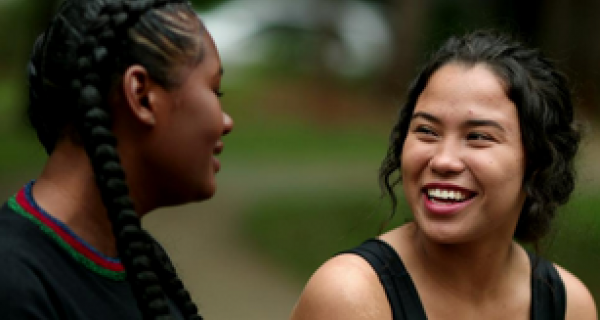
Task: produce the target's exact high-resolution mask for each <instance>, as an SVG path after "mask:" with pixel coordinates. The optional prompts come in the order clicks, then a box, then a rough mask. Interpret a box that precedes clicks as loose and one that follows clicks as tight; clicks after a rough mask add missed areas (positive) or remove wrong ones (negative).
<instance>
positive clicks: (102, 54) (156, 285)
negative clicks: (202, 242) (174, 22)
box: [71, 0, 202, 320]
mask: <svg viewBox="0 0 600 320" xmlns="http://www.w3.org/2000/svg"><path fill="white" fill-rule="evenodd" d="M175 2H182V1H167V0H154V1H125V2H122V3H120V2H116V1H111V2H105V3H103V5H102V6H101V7H100V9H99V11H98V15H97V17H95V18H94V19H93V20H92V21H91V23H90V24H89V26H88V28H87V29H86V31H85V32H84V33H83V37H82V39H83V42H82V43H81V45H80V46H79V48H78V50H77V51H78V54H77V56H78V57H79V58H78V61H77V69H78V77H77V78H76V79H75V80H73V81H72V83H71V88H72V90H74V91H75V92H77V93H78V94H77V95H78V96H79V99H78V101H77V103H76V105H77V107H78V114H79V115H80V117H81V118H80V119H82V121H78V122H76V123H79V124H80V125H79V126H78V132H79V133H80V135H81V138H82V140H83V145H84V148H85V150H86V152H87V154H88V156H89V158H90V160H91V164H92V167H93V170H94V173H95V175H96V181H97V185H98V189H99V191H100V194H101V197H102V201H103V203H104V204H105V206H106V209H107V212H108V215H109V219H110V221H111V223H112V227H113V232H114V234H115V238H116V244H117V251H118V253H119V257H120V258H121V260H122V262H123V265H124V267H125V269H126V271H127V279H128V281H129V282H130V284H131V287H132V291H133V293H134V296H135V297H136V299H137V301H138V306H139V308H140V311H141V313H142V315H143V318H144V319H155V320H159V319H160V320H167V319H173V317H172V315H171V311H170V308H169V305H168V301H167V296H170V297H171V298H172V299H173V301H174V302H175V304H176V305H177V306H178V307H179V309H180V310H181V312H182V313H183V314H184V317H185V319H190V320H192V319H194V320H198V319H202V317H200V316H199V315H198V313H197V307H196V305H195V304H194V303H193V302H192V300H191V298H190V296H189V294H188V293H187V291H186V290H185V288H184V287H183V284H182V282H181V281H180V280H179V278H178V277H177V274H176V272H175V270H174V268H172V265H171V264H170V262H169V261H168V258H167V259H166V261H167V262H168V263H167V262H165V257H166V254H164V253H162V254H161V256H160V257H159V256H157V252H156V250H155V249H154V248H153V246H154V243H155V242H154V241H153V239H152V238H151V237H150V236H149V235H148V234H147V233H146V232H145V231H144V230H143V229H142V227H141V224H140V220H139V217H138V215H137V213H136V211H135V209H134V205H133V202H132V200H131V199H130V197H129V190H128V187H127V183H126V180H125V172H124V170H123V168H122V166H121V161H120V158H119V155H118V153H117V149H116V145H117V140H116V138H115V136H114V135H113V133H112V132H111V130H110V128H111V126H112V120H111V116H110V114H109V113H108V111H107V110H106V109H105V108H106V107H105V105H106V102H105V100H104V98H103V95H102V93H107V92H108V91H109V89H110V85H109V84H108V83H110V81H109V80H110V79H109V77H110V74H109V73H108V72H106V71H105V70H110V64H111V63H115V62H117V60H118V57H117V56H116V55H115V54H113V55H111V52H116V51H117V50H118V48H119V47H121V46H124V45H125V44H126V43H125V42H126V40H121V38H120V37H119V36H117V35H120V34H123V33H125V32H126V31H127V30H128V28H129V27H131V26H132V25H133V24H135V23H136V21H137V20H138V19H139V17H140V16H142V15H143V14H144V13H146V12H147V11H149V10H151V9H154V8H160V7H162V6H165V5H167V4H168V3H175ZM163 256H165V257H163ZM157 263H160V265H157ZM167 271H169V272H167ZM160 275H168V278H166V279H163V280H162V281H161V279H160V277H159V276H160ZM161 282H162V283H161ZM163 285H164V287H165V289H166V290H163Z"/></svg>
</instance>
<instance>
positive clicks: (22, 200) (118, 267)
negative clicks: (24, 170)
mask: <svg viewBox="0 0 600 320" xmlns="http://www.w3.org/2000/svg"><path fill="white" fill-rule="evenodd" d="M0 258H1V259H2V261H1V262H0V318H1V319H10V320H13V319H18V320H33V319H35V320H50V319H52V320H83V319H85V320H107V319H111V320H121V319H122V320H141V319H142V315H141V312H140V311H139V309H138V306H137V302H136V299H135V297H134V296H133V293H132V292H131V288H130V286H129V283H128V282H127V280H126V279H125V271H124V268H123V265H122V264H121V262H120V261H119V260H118V259H114V258H110V257H106V256H103V255H102V254H101V253H100V252H98V251H97V250H95V249H94V248H93V247H91V246H90V245H88V244H87V243H85V241H83V240H82V239H81V238H79V237H77V235H75V234H74V233H73V232H72V231H71V230H69V229H68V228H67V226H66V225H64V224H62V223H61V222H60V221H58V220H56V219H54V218H53V217H52V216H50V215H49V214H48V213H46V212H44V211H43V209H41V208H40V207H39V206H38V205H37V204H36V203H35V201H33V198H32V197H31V184H28V185H27V186H26V187H25V188H23V189H22V190H21V191H19V193H17V194H16V195H15V196H13V197H12V198H11V199H10V200H9V201H8V202H7V203H5V204H4V206H3V207H2V208H1V209H0ZM171 307H172V309H173V305H172V304H171ZM172 311H174V310H172ZM174 314H177V316H178V317H177V319H183V318H182V317H181V315H180V314H179V313H178V312H176V311H175V312H174Z"/></svg>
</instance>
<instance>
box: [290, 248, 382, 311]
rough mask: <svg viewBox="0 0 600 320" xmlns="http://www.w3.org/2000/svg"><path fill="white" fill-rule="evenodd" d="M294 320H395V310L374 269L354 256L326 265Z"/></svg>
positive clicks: (312, 281) (305, 293) (306, 291)
mask: <svg viewBox="0 0 600 320" xmlns="http://www.w3.org/2000/svg"><path fill="white" fill-rule="evenodd" d="M291 319H292V320H305V319H310V320H319V319H323V320H325V319H327V320H336V319H344V320H371V319H373V320H375V319H377V320H385V319H390V320H391V309H390V307H389V304H388V302H387V298H386V295H385V291H384V289H383V287H382V286H381V284H380V282H379V278H378V277H377V274H376V273H375V271H374V270H373V269H372V268H371V266H370V265H369V264H368V263H367V262H366V261H365V260H364V259H362V258H361V257H359V256H357V255H354V254H342V255H339V256H336V257H333V258H331V259H330V260H329V261H327V262H325V263H324V264H323V265H322V266H321V267H320V268H319V269H318V270H317V271H316V272H315V273H314V274H313V275H312V277H311V278H310V280H309V281H308V283H307V284H306V287H305V288H304V291H303V292H302V295H301V296H300V299H299V300H298V303H297V304H296V307H295V308H294V310H293V312H292V317H291Z"/></svg>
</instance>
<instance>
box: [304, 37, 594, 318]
mask: <svg viewBox="0 0 600 320" xmlns="http://www.w3.org/2000/svg"><path fill="white" fill-rule="evenodd" d="M578 142H579V134H578V132H577V130H576V129H575V126H574V124H573V106H572V101H571V96H570V93H569V88H568V86H567V82H566V80H565V78H564V77H563V76H562V75H561V74H560V73H559V72H558V71H557V70H556V69H555V67H554V66H553V65H552V64H551V63H550V62H548V60H546V59H545V58H544V57H543V56H541V54H540V53H539V52H538V51H536V50H532V49H528V48H526V47H525V46H523V45H522V44H520V43H518V42H516V41H514V40H512V39H510V38H509V37H507V36H505V35H501V34H497V33H494V32H489V31H476V32H473V33H470V34H467V35H465V36H462V37H452V38H450V39H449V40H447V42H446V43H445V44H444V45H442V47H441V48H440V49H439V50H438V51H437V52H436V53H435V54H434V55H433V56H432V57H431V59H430V61H429V63H428V64H426V65H425V67H424V68H423V69H422V71H421V72H420V73H419V74H418V76H417V77H416V79H415V80H414V82H413V83H412V85H411V86H410V89H409V92H408V97H407V101H406V103H405V105H404V108H403V109H402V110H401V112H400V116H399V119H398V122H397V123H396V125H395V126H394V128H393V130H392V135H391V142H390V147H389V150H388V155H387V157H386V159H385V160H384V162H383V165H382V168H381V170H380V181H381V185H382V187H383V189H384V191H386V192H388V193H389V195H390V196H391V199H392V202H393V205H394V210H395V207H396V196H395V194H394V186H396V185H397V184H399V183H400V182H402V187H403V191H404V195H405V199H406V201H407V203H408V205H409V208H410V211H411V213H412V215H413V217H414V220H413V221H412V222H410V223H407V224H405V225H402V226H400V227H398V228H396V229H393V230H391V231H389V232H388V233H385V234H383V235H381V236H379V237H378V238H376V239H370V240H368V241H366V242H365V243H363V244H362V245H360V246H359V247H357V248H354V249H352V250H349V251H348V252H345V253H343V254H340V255H337V256H335V257H334V258H332V259H330V260H329V261H327V262H326V263H325V264H324V265H323V266H321V268H319V270H317V271H316V272H315V274H314V275H313V276H312V277H311V279H310V281H309V283H308V284H307V285H306V288H305V290H304V292H303V293H302V296H301V297H300V300H299V301H298V304H297V305H296V308H295V309H294V312H293V315H292V319H294V320H303V319H311V320H317V319H345V320H359V319H360V320H367V319H373V320H374V319H378V320H381V319H393V320H399V319H410V320H415V319H416V320H418V319H434V320H446V319H452V320H454V319H534V320H545V319H548V320H550V319H551V320H558V319H568V320H582V319H585V320H587V319H596V317H597V315H596V307H595V303H594V301H593V299H592V297H591V295H590V293H589V292H588V290H587V289H586V287H585V286H584V285H583V284H582V283H581V282H580V281H579V280H578V279H577V278H576V277H574V276H573V275H571V274H570V273H569V272H568V271H566V270H564V269H563V268H561V267H559V266H557V265H555V264H553V263H551V262H549V261H547V260H545V259H543V258H541V257H539V256H538V255H536V254H535V253H530V252H526V251H525V250H524V249H523V247H522V246H521V245H520V244H519V243H518V242H517V241H516V240H520V241H522V242H524V243H527V242H529V243H534V244H536V243H537V242H538V241H539V240H540V239H541V238H542V237H543V236H544V235H545V234H546V232H547V230H548V227H549V224H550V222H551V220H552V218H553V217H554V215H555V212H556V208H557V207H558V206H559V205H561V204H564V203H565V202H566V201H567V200H568V197H569V195H570V193H571V192H572V190H573V186H574V179H573V157H574V156H575V153H576V151H577V146H578ZM396 174H397V176H396V178H393V176H394V175H396Z"/></svg>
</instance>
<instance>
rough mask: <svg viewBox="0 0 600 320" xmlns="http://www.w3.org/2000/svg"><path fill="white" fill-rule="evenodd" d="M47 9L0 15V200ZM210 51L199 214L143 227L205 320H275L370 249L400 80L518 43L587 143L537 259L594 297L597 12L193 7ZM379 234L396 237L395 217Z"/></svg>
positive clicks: (16, 157)
mask: <svg viewBox="0 0 600 320" xmlns="http://www.w3.org/2000/svg"><path fill="white" fill-rule="evenodd" d="M60 2H61V0H0V39H2V40H3V41H2V42H0V150H2V154H1V156H0V195H1V196H2V197H3V198H6V197H8V196H10V195H11V194H12V193H14V192H16V191H17V189H18V188H19V187H20V186H21V185H23V184H24V183H26V182H27V181H28V180H29V179H32V178H34V177H35V176H36V175H37V174H38V173H39V172H40V169H41V166H42V164H43V163H44V160H45V159H46V155H45V154H44V152H43V150H42V148H41V147H40V146H39V145H38V143H37V141H36V140H35V135H34V133H33V132H32V131H31V130H30V128H29V127H28V126H27V123H26V121H25V116H24V110H25V106H26V104H27V91H26V77H25V67H26V62H27V59H28V55H29V52H30V49H31V46H32V44H33V41H34V39H35V37H36V35H37V34H39V33H40V32H41V31H42V30H43V29H44V28H45V27H46V26H47V24H48V21H49V20H50V18H51V16H52V14H53V12H54V10H55V9H56V7H57V5H58V4H59V3H60ZM193 3H194V5H195V7H196V9H197V10H198V13H199V14H200V16H201V17H202V19H203V20H204V22H205V24H206V26H207V28H208V30H209V31H210V32H211V33H212V35H213V37H214V39H215V41H216V43H217V47H218V48H219V50H220V52H221V55H222V59H223V64H224V69H225V76H224V78H223V85H222V89H223V91H224V92H225V96H224V97H223V100H222V101H223V106H224V109H225V110H226V111H227V112H228V113H229V114H230V115H231V116H232V117H233V118H234V120H235V128H234V130H233V132H232V134H231V135H230V136H228V137H227V138H226V139H225V151H224V153H223V155H222V157H221V158H222V160H221V161H222V165H223V166H222V170H221V172H220V173H219V190H218V193H217V195H216V196H215V197H214V199H212V200H210V201H207V202H204V203H199V204H191V205H186V206H180V207H175V208H168V209H161V210H159V211H160V212H156V213H153V214H151V215H149V216H148V217H147V218H146V219H145V221H144V223H145V225H146V226H147V227H148V228H149V229H150V230H151V231H152V232H153V233H154V234H155V235H156V237H157V238H158V239H159V240H161V241H162V242H163V243H164V245H165V247H166V248H167V250H168V251H169V252H170V254H171V255H172V258H173V260H174V261H175V264H176V266H177V267H178V269H179V270H180V272H181V274H182V277H183V278H184V280H185V282H186V283H187V285H188V287H190V291H191V292H192V294H193V296H194V298H195V300H196V301H198V302H199V304H200V310H201V312H202V314H203V315H204V316H205V317H206V318H207V319H216V320H219V319H242V318H243V319H286V318H287V317H288V315H289V313H290V310H291V309H292V308H293V305H294V303H295V301H296V299H297V297H298V295H299V294H300V292H301V290H302V287H303V285H304V283H305V282H306V281H307V279H308V277H309V276H310V274H311V273H312V272H313V271H314V270H315V269H316V268H317V267H318V266H319V265H320V264H321V263H323V262H324V261H325V260H326V259H327V258H329V257H330V256H332V255H334V254H335V253H336V252H339V251H341V250H344V249H347V248H350V247H353V246H355V245H357V244H359V243H360V242H362V241H363V240H364V239H366V238H369V237H373V236H376V235H377V234H378V233H379V232H380V231H381V230H382V229H381V228H382V223H383V222H384V221H387V218H388V216H389V209H390V207H389V204H388V202H387V199H383V200H381V199H380V197H379V189H378V184H377V170H378V166H379V163H380V161H381V160H382V159H383V157H384V155H385V152H386V143H387V135H388V131H389V130H390V128H391V126H392V125H393V123H394V119H395V116H396V114H397V109H398V106H399V105H400V103H401V101H402V100H403V97H404V92H405V88H406V87H407V83H408V81H409V80H410V79H411V78H412V77H413V76H414V75H415V74H416V70H417V69H418V66H419V65H420V64H421V63H422V62H423V61H424V60H425V58H426V57H427V55H428V53H430V52H431V51H432V50H433V49H434V48H435V47H436V46H437V45H439V44H440V41H442V40H443V39H445V38H446V37H447V36H449V35H451V34H456V33H464V32H466V31H469V30H472V29H474V28H498V29H502V30H505V31H508V32H512V33H517V34H519V35H520V36H521V37H522V38H523V39H525V40H526V41H528V42H529V43H530V44H532V45H533V46H537V47H540V48H542V49H543V50H544V51H545V52H546V53H547V55H548V56H550V57H551V58H553V59H554V60H555V61H556V63H557V64H558V65H559V66H560V67H561V69H562V70H564V71H565V72H566V73H567V74H568V76H569V77H570V79H571V81H572V86H573V90H574V92H575V94H576V97H577V115H578V118H579V119H580V120H581V121H582V123H583V124H584V127H585V128H586V137H585V139H584V141H583V143H582V147H581V151H580V154H579V156H578V160H577V166H578V172H579V179H578V187H577V189H576V191H575V192H574V194H573V197H572V200H571V201H570V203H569V204H568V205H567V206H565V207H564V208H562V209H561V211H560V216H559V217H558V219H557V220H556V223H555V227H554V229H553V232H552V234H551V235H550V236H549V237H548V238H547V240H546V241H545V243H544V246H543V248H542V252H543V254H544V255H545V256H546V257H548V258H549V259H552V260H554V261H556V262H557V263H559V264H561V265H562V266H564V267H565V268H567V269H569V270H570V271H571V272H572V273H574V274H575V275H577V276H578V277H579V278H581V279H582V280H583V282H584V283H586V285H587V286H588V287H589V288H590V290H591V291H592V293H593V295H594V297H595V299H596V300H597V301H598V299H599V298H600V276H599V275H598V272H597V268H598V267H599V266H600V255H599V254H598V249H599V248H600V241H599V240H600V227H599V221H600V218H599V217H598V211H599V210H600V191H598V187H599V186H600V168H599V167H598V166H597V165H596V164H597V163H598V161H599V160H600V143H599V141H598V138H596V134H597V132H598V130H600V129H599V127H598V124H599V121H600V107H599V106H600V104H599V101H598V100H599V98H600V91H599V90H597V86H598V84H599V83H600V71H599V70H600V41H598V40H597V39H596V36H597V35H596V34H595V32H594V30H600V1H595V0H580V1H568V0H544V1H542V0H529V1H517V0H485V1H484V0H294V1H283V0H211V1H202V0H197V1H193ZM399 211H400V212H399V214H398V215H397V216H395V217H394V218H393V219H392V220H391V221H390V222H389V223H388V224H387V225H386V226H385V227H383V228H385V229H388V228H391V227H393V226H397V225H398V224H401V223H402V222H403V221H405V219H406V218H407V214H406V213H407V211H406V210H405V209H403V208H401V209H400V210H399Z"/></svg>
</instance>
